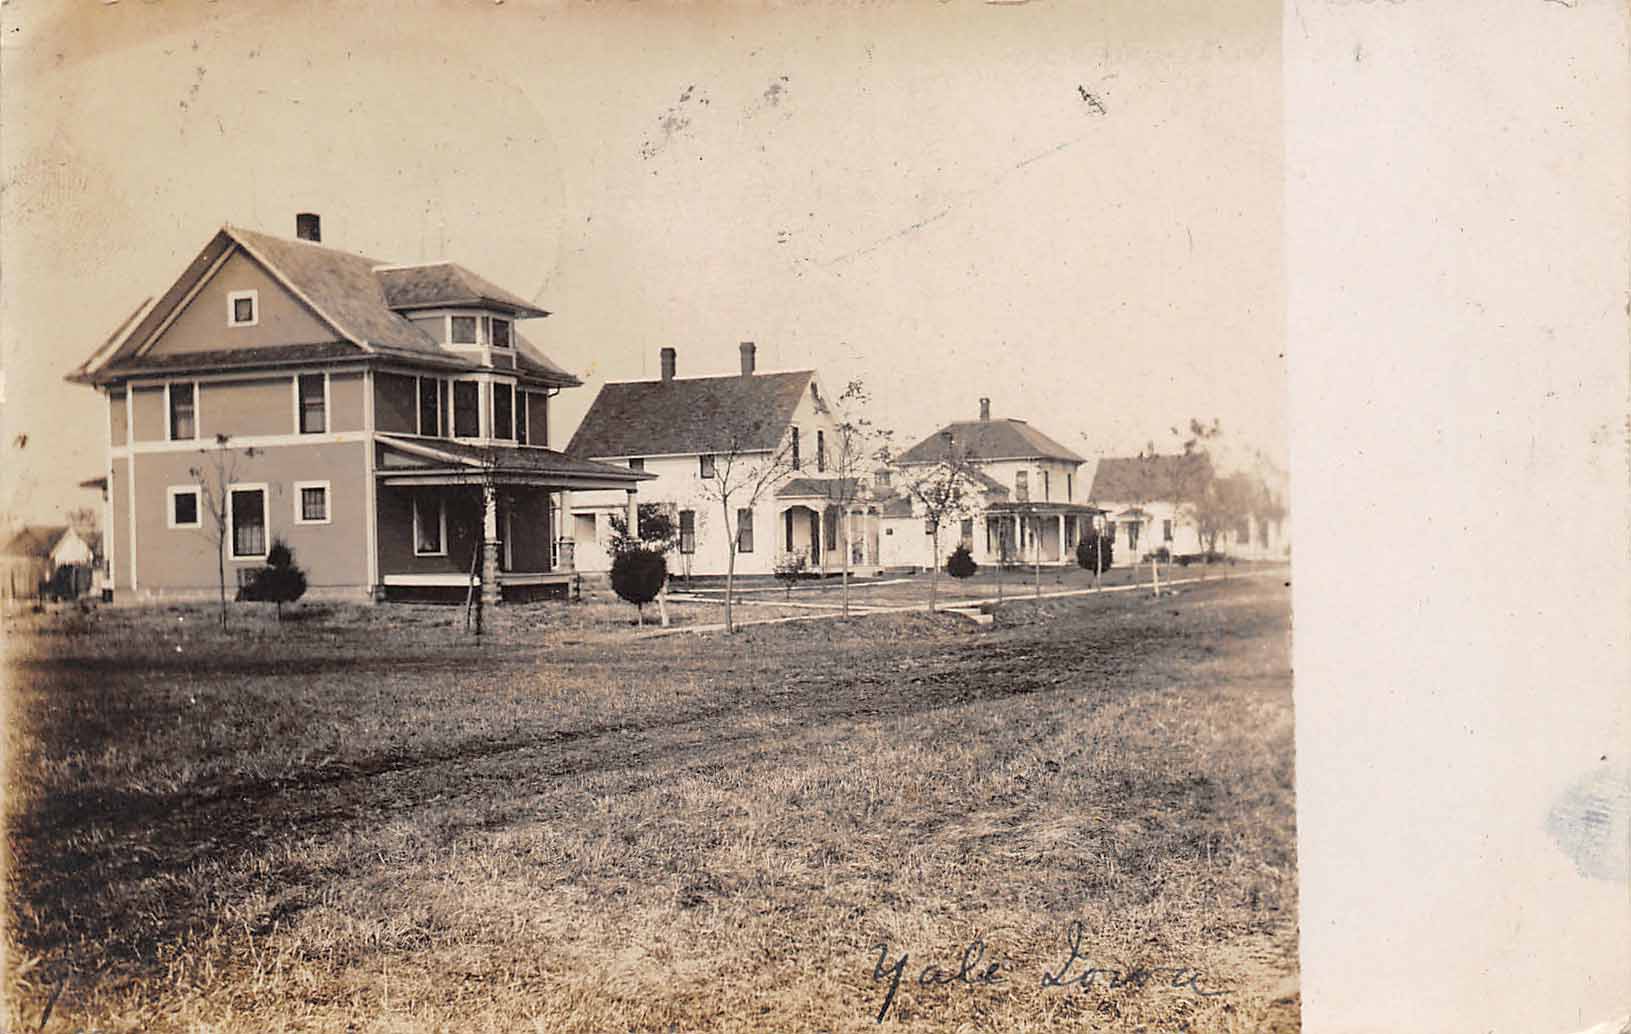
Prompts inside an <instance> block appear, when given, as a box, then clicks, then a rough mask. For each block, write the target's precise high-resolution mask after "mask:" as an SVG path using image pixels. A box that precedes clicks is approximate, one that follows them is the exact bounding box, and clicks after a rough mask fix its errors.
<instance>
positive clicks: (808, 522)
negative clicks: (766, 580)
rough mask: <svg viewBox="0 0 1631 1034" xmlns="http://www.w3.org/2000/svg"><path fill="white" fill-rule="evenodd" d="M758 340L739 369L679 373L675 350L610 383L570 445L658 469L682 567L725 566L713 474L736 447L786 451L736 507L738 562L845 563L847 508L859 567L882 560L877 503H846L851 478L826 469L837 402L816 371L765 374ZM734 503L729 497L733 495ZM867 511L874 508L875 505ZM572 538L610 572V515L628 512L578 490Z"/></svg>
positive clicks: (745, 346)
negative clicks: (646, 376) (650, 368)
mask: <svg viewBox="0 0 1631 1034" xmlns="http://www.w3.org/2000/svg"><path fill="white" fill-rule="evenodd" d="M756 355H757V347H756V346H755V345H754V343H753V342H751V341H747V342H743V343H742V344H741V346H740V357H741V366H740V369H739V371H738V372H737V373H733V374H727V375H723V376H710V377H680V376H678V375H677V372H676V370H677V363H678V355H677V353H676V351H675V350H674V349H672V348H665V349H663V350H662V352H661V354H660V357H659V358H660V361H661V375H660V376H659V377H658V378H656V379H655V380H643V381H617V382H612V383H609V384H606V385H604V386H603V387H602V388H601V389H600V393H599V394H598V395H597V396H595V401H594V404H593V405H592V406H591V407H590V408H589V412H588V413H587V414H586V415H585V416H584V418H583V422H582V423H581V424H580V425H579V426H578V430H577V432H576V433H575V434H574V435H573V436H572V441H571V442H570V443H569V444H568V445H567V453H568V454H569V455H571V456H573V457H575V458H577V459H580V460H585V461H589V460H592V461H595V462H598V463H604V464H616V465H623V466H625V467H627V468H630V469H634V470H640V471H644V472H645V473H646V474H648V475H654V476H655V478H656V480H654V481H653V482H651V483H650V484H649V485H647V486H645V487H644V488H643V489H642V491H641V499H642V501H648V502H657V503H661V504H663V505H664V506H666V507H667V509H668V511H669V513H670V515H671V516H672V518H673V519H674V521H675V522H676V523H677V525H678V527H679V532H680V544H679V552H678V555H677V556H676V557H675V558H673V560H671V567H672V568H673V569H674V570H675V571H676V572H681V571H684V572H687V573H690V574H698V575H718V574H724V573H725V570H726V566H727V563H728V560H729V555H728V554H729V543H728V541H727V537H726V536H727V533H726V531H725V517H724V513H723V511H722V510H721V508H720V504H719V502H718V500H717V499H714V498H710V496H709V493H708V488H709V483H710V482H711V481H713V479H714V478H716V477H717V476H718V471H717V469H716V465H717V463H718V461H719V458H720V456H721V455H722V454H724V453H726V452H728V451H730V450H731V449H732V448H733V446H732V442H731V439H732V437H733V435H734V436H735V445H734V449H735V451H736V452H737V453H738V454H739V455H742V456H743V457H744V458H745V460H746V461H747V462H759V461H762V460H764V459H766V458H768V457H770V456H771V455H773V454H776V453H778V452H780V451H782V450H786V455H787V457H788V463H787V466H788V468H789V469H786V470H784V471H783V472H782V474H781V476H780V477H778V478H777V480H776V482H775V483H774V484H772V485H771V486H770V487H769V490H768V491H766V492H765V493H764V494H763V496H762V497H761V498H760V499H759V501H758V503H757V504H756V505H752V506H749V505H748V504H747V503H746V502H745V501H744V502H743V503H742V505H741V506H740V508H738V511H737V512H736V513H735V514H732V516H731V522H730V523H731V524H732V525H733V526H734V527H735V531H736V537H737V560H736V571H737V573H739V574H770V573H771V572H772V571H773V570H774V568H775V564H776V560H777V558H778V557H779V556H781V555H784V554H787V553H802V554H804V556H805V557H806V559H807V563H808V564H809V567H808V569H809V570H811V571H814V572H818V573H820V572H825V573H832V572H834V571H837V570H839V569H840V568H841V567H842V566H843V550H842V536H841V535H840V525H839V521H840V519H841V517H840V510H841V509H844V508H847V509H849V510H850V514H849V517H848V519H849V521H850V539H851V543H852V547H851V548H852V553H851V563H852V570H853V569H854V568H856V567H865V566H870V565H876V564H877V562H878V560H877V554H878V546H877V542H878V534H877V532H878V527H879V515H878V512H877V507H876V506H870V507H869V506H868V505H867V504H866V503H865V502H864V501H857V502H856V504H855V505H853V506H847V507H840V506H839V505H837V502H838V501H842V502H844V503H846V504H848V503H850V502H851V495H852V494H853V491H852V487H851V486H846V485H844V484H843V483H841V482H839V481H838V479H837V476H836V474H835V472H834V471H833V470H832V468H831V463H830V460H831V457H832V452H831V450H832V449H833V448H834V442H835V438H834V435H835V433H836V432H835V428H834V419H833V415H832V411H831V409H830V408H829V406H828V404H827V401H826V396H825V395H824V393H823V391H822V386H821V379H820V378H819V377H818V376H817V375H816V372H815V371H814V370H789V371H782V372H761V371H759V370H758V369H757V368H756V365H757V359H756ZM733 505H734V504H733ZM869 510H870V512H869ZM570 512H571V514H572V522H573V523H572V529H573V540H574V543H575V549H576V554H577V557H578V563H579V566H580V568H581V569H582V570H585V571H590V570H606V569H607V568H608V567H609V566H610V560H609V558H608V557H607V554H606V546H607V544H608V542H609V540H610V535H611V525H610V520H611V517H612V516H613V515H614V514H619V513H621V512H622V508H621V504H620V503H619V501H618V499H617V498H616V497H615V496H613V495H609V494H607V493H604V492H575V493H573V495H572V499H571V503H570Z"/></svg>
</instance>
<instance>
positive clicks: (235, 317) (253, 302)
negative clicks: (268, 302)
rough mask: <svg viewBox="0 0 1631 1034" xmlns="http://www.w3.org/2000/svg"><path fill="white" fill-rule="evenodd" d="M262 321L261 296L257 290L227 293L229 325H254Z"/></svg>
mask: <svg viewBox="0 0 1631 1034" xmlns="http://www.w3.org/2000/svg"><path fill="white" fill-rule="evenodd" d="M259 322H260V297H259V294H258V293H257V292H255V291H232V292H230V293H229V294H228V295H227V326H229V327H253V326H254V325H255V324H257V323H259Z"/></svg>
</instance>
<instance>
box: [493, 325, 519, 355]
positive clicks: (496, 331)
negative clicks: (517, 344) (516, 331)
mask: <svg viewBox="0 0 1631 1034" xmlns="http://www.w3.org/2000/svg"><path fill="white" fill-rule="evenodd" d="M493 347H494V348H513V347H514V345H512V344H511V343H510V321H509V320H501V319H497V318H494V320H493Z"/></svg>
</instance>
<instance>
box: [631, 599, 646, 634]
mask: <svg viewBox="0 0 1631 1034" xmlns="http://www.w3.org/2000/svg"><path fill="white" fill-rule="evenodd" d="M634 624H635V627H637V628H645V627H646V605H645V604H644V603H636V604H635V605H634Z"/></svg>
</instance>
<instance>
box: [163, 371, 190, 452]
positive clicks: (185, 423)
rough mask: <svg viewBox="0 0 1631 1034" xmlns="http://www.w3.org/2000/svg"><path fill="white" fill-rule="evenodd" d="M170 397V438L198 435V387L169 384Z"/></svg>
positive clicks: (179, 439)
mask: <svg viewBox="0 0 1631 1034" xmlns="http://www.w3.org/2000/svg"><path fill="white" fill-rule="evenodd" d="M167 392H168V395H169V399H170V440H171V441H173V442H174V441H181V440H183V439H186V438H197V437H198V419H197V417H198V409H197V405H196V402H197V397H196V393H197V387H196V385H193V384H171V385H168V386H167Z"/></svg>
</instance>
